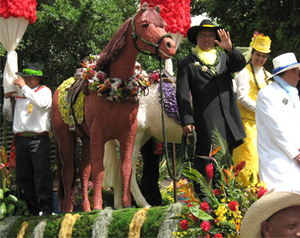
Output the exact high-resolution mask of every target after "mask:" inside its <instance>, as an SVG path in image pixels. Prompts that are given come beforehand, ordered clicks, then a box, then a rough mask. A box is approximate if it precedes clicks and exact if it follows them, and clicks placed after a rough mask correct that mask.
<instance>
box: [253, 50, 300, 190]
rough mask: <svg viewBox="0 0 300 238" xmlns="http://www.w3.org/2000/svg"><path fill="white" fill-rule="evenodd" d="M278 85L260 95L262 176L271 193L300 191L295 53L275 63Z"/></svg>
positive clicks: (299, 117)
mask: <svg viewBox="0 0 300 238" xmlns="http://www.w3.org/2000/svg"><path fill="white" fill-rule="evenodd" d="M273 66H274V70H273V75H272V76H271V77H270V78H273V79H274V83H272V84H270V85H268V86H266V87H264V88H263V89H261V90H260V91H259V93H258V95H257V102H256V103H257V104H256V124H257V149H258V155H259V176H260V180H262V181H264V182H265V183H266V185H267V188H268V189H271V188H276V189H277V190H287V189H292V190H300V153H299V150H300V137H299V135H300V102H299V96H298V90H297V88H296V85H297V83H298V81H299V67H300V63H298V62H297V59H296V56H295V54H294V53H285V54H282V55H279V56H278V57H276V58H274V59H273Z"/></svg>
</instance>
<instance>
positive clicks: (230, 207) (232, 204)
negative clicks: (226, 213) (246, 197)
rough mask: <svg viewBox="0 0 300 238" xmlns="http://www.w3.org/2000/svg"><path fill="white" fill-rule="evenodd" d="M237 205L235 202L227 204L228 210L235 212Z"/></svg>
mask: <svg viewBox="0 0 300 238" xmlns="http://www.w3.org/2000/svg"><path fill="white" fill-rule="evenodd" d="M238 205H239V204H238V202H237V201H232V202H230V203H228V207H229V209H230V210H231V211H233V212H234V211H236V210H237V207H238Z"/></svg>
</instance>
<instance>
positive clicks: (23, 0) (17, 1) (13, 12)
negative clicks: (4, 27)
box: [0, 0, 37, 24]
mask: <svg viewBox="0 0 300 238" xmlns="http://www.w3.org/2000/svg"><path fill="white" fill-rule="evenodd" d="M0 5H1V8H0V17H4V18H5V19H6V18H9V17H14V18H22V17H24V18H25V19H26V20H29V24H32V23H34V22H35V21H36V6H37V2H36V0H0Z"/></svg>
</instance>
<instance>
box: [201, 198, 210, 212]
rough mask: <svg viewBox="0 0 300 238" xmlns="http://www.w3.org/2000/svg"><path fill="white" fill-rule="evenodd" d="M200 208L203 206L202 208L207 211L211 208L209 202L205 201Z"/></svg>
mask: <svg viewBox="0 0 300 238" xmlns="http://www.w3.org/2000/svg"><path fill="white" fill-rule="evenodd" d="M200 208H201V210H203V211H205V212H206V211H207V210H208V209H209V205H208V203H207V202H205V201H204V202H202V203H201V205H200Z"/></svg>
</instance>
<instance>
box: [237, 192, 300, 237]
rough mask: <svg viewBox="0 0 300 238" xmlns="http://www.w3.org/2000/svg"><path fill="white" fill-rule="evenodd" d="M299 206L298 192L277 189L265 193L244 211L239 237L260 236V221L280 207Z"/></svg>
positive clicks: (280, 208)
mask: <svg viewBox="0 0 300 238" xmlns="http://www.w3.org/2000/svg"><path fill="white" fill-rule="evenodd" d="M293 206H300V193H298V192H294V191H278V192H275V191H274V189H272V190H270V191H268V192H267V193H265V194H264V195H263V196H262V197H261V198H260V199H258V200H257V201H256V202H254V203H253V204H252V205H251V206H250V208H249V209H248V211H247V212H246V214H245V216H244V218H243V220H242V225H241V238H251V237H253V238H254V237H255V238H258V237H262V234H261V223H262V222H263V221H266V220H267V219H268V218H269V217H271V216H272V215H273V214H275V213H276V212H279V211H280V210H282V209H285V208H288V207H293Z"/></svg>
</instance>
